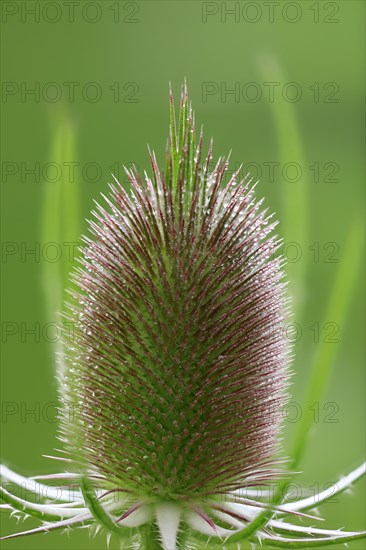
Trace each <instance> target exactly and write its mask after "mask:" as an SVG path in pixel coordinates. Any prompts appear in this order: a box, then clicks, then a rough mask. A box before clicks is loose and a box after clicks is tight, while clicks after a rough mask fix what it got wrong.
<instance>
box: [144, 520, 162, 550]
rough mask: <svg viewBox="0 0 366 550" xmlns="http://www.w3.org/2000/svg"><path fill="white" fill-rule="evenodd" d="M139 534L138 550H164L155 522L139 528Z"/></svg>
mask: <svg viewBox="0 0 366 550" xmlns="http://www.w3.org/2000/svg"><path fill="white" fill-rule="evenodd" d="M139 534H140V541H139V550H164V549H163V546H162V544H161V539H160V534H159V529H158V527H157V525H156V523H155V522H154V523H149V524H147V525H143V526H142V527H140V528H139Z"/></svg>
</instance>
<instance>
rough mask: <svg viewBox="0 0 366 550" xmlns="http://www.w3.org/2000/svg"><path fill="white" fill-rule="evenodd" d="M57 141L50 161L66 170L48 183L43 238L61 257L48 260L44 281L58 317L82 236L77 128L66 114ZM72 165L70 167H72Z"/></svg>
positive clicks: (56, 127) (56, 124)
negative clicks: (76, 244) (74, 167)
mask: <svg viewBox="0 0 366 550" xmlns="http://www.w3.org/2000/svg"><path fill="white" fill-rule="evenodd" d="M52 128H53V142H52V149H51V152H50V162H51V163H54V164H55V166H56V169H57V170H58V171H62V177H61V179H60V180H59V181H55V182H50V181H48V182H44V183H43V187H44V192H43V208H42V219H41V228H40V237H41V241H42V243H43V244H46V243H47V244H51V243H52V244H53V246H54V247H55V249H56V250H59V251H61V257H60V258H56V260H54V259H53V258H50V259H48V258H47V259H45V261H44V262H43V263H42V280H43V288H44V292H45V299H46V307H47V315H48V316H49V317H50V318H54V317H55V315H56V313H58V312H59V311H60V310H61V308H62V304H63V302H64V299H65V289H67V288H69V287H70V282H69V272H70V269H71V266H72V262H73V260H74V254H75V253H76V250H75V243H76V242H77V241H78V240H79V237H80V232H81V228H80V213H79V184H78V183H77V181H74V178H76V176H75V174H74V173H73V169H72V166H73V162H75V159H76V145H75V130H74V128H73V125H72V123H71V121H70V119H69V118H68V117H67V116H66V114H65V113H62V114H60V115H59V116H58V117H57V118H56V120H55V121H53V125H52ZM68 168H69V169H68Z"/></svg>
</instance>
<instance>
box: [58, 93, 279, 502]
mask: <svg viewBox="0 0 366 550" xmlns="http://www.w3.org/2000/svg"><path fill="white" fill-rule="evenodd" d="M195 140H196V136H195V128H194V117H193V114H192V110H191V107H190V105H189V103H188V97H187V92H186V90H185V89H184V90H183V93H182V98H181V105H180V117H179V123H178V125H176V122H175V115H174V108H173V100H172V97H171V127H170V140H169V144H168V149H167V161H166V168H165V171H164V172H161V171H160V170H159V168H158V166H157V162H156V158H155V155H154V154H150V160H151V166H152V173H153V177H152V179H150V178H149V177H147V176H146V179H145V181H143V180H142V178H141V177H140V176H139V174H138V173H137V171H134V170H132V171H128V176H129V179H130V182H131V192H130V194H128V193H127V191H125V190H124V189H123V187H122V186H121V185H120V184H119V183H118V182H116V185H115V186H113V187H112V197H111V200H109V199H107V203H108V210H106V209H104V208H102V207H101V206H98V209H97V212H96V213H95V216H96V221H93V222H91V223H90V226H91V231H92V237H91V239H87V240H86V246H85V248H84V259H83V260H82V266H81V268H80V269H79V271H78V273H77V274H76V276H75V283H76V285H77V287H78V288H79V289H80V290H79V291H78V292H77V293H74V298H76V300H75V301H76V305H74V306H73V308H72V312H71V315H70V319H71V321H72V322H73V323H74V324H75V327H76V334H75V345H74V346H73V347H71V348H70V347H69V350H68V353H67V357H66V362H67V369H66V374H65V376H64V379H63V381H62V384H63V386H64V389H66V397H64V398H65V399H66V404H67V405H68V406H69V405H70V404H72V405H73V406H74V408H75V411H76V415H75V418H74V422H73V423H71V424H70V423H66V424H65V425H64V434H63V437H64V438H65V439H66V442H67V444H68V447H69V450H70V452H71V454H72V456H73V457H74V458H76V459H77V461H78V462H82V463H83V464H84V465H85V466H86V467H87V468H88V469H90V470H92V471H95V472H98V473H100V474H102V475H104V476H106V478H108V480H113V482H114V484H118V486H120V487H121V488H124V489H126V490H127V491H133V493H134V494H139V495H144V496H151V497H154V496H155V497H158V498H160V499H173V500H174V499H179V498H181V497H185V498H186V497H190V498H191V497H195V496H197V495H200V496H202V495H215V494H219V493H222V492H226V491H228V490H230V489H235V488H238V487H248V486H252V485H257V484H258V483H260V482H262V481H263V480H265V479H268V478H269V477H270V476H271V475H273V472H275V473H277V472H276V469H275V468H273V463H272V461H273V457H274V455H275V453H276V451H277V446H278V432H279V427H280V421H281V409H282V405H283V403H284V398H285V389H286V379H287V372H286V361H287V348H286V344H285V340H284V338H283V333H282V326H283V321H284V314H285V298H284V285H283V283H282V282H280V280H281V277H282V274H281V259H279V258H274V257H273V254H274V252H275V250H276V247H277V245H278V243H277V241H276V239H275V238H274V237H271V236H270V233H271V231H272V229H273V227H274V224H270V223H269V217H268V216H267V214H266V212H264V211H262V210H261V202H257V201H256V200H255V198H254V187H253V186H251V185H250V182H249V183H246V182H245V181H240V182H237V174H234V175H233V176H232V178H231V180H230V182H229V183H228V184H227V185H223V178H224V175H225V172H226V169H227V167H228V162H227V160H225V159H219V161H218V162H217V164H216V165H215V166H214V168H213V169H212V171H210V165H211V155H212V148H211V147H210V149H209V152H208V155H207V157H206V159H205V160H203V161H202V160H201V151H202V132H201V136H200V139H199V141H198V144H197V145H195Z"/></svg>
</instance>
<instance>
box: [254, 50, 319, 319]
mask: <svg viewBox="0 0 366 550" xmlns="http://www.w3.org/2000/svg"><path fill="white" fill-rule="evenodd" d="M260 70H261V73H262V75H263V79H264V80H265V81H266V83H267V84H268V85H270V84H273V85H275V84H278V83H281V84H282V83H284V82H286V78H285V75H284V74H283V71H282V69H281V67H280V66H279V64H278V63H277V60H276V59H274V58H264V59H262V60H261V61H260ZM274 89H276V88H274ZM270 105H271V109H272V114H273V117H274V121H275V129H276V132H277V138H278V147H279V159H280V165H281V169H283V168H284V167H285V166H289V163H296V164H297V165H298V166H300V168H301V169H302V174H301V178H300V180H299V181H294V182H289V181H282V182H277V185H280V191H281V199H282V206H283V209H282V216H281V219H282V221H281V234H282V235H283V238H284V243H285V245H286V244H289V243H295V245H296V246H300V247H301V249H304V247H305V246H306V242H307V238H308V219H309V209H308V202H309V198H308V195H309V193H308V189H309V181H308V178H307V176H306V171H305V155H304V151H303V146H302V143H301V135H300V130H299V125H298V121H297V117H296V110H295V104H294V103H291V102H289V101H286V100H285V99H282V98H281V100H280V101H278V100H277V101H276V99H275V98H272V99H271V101H270ZM306 268H307V266H306V255H305V254H304V255H303V257H302V258H301V260H300V261H297V262H288V263H287V265H286V272H287V275H288V280H289V284H290V289H291V293H292V295H293V297H294V304H293V306H294V313H295V317H296V319H298V320H299V319H301V317H302V308H303V300H304V292H303V289H304V287H305V276H306Z"/></svg>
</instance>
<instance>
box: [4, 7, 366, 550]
mask: <svg viewBox="0 0 366 550" xmlns="http://www.w3.org/2000/svg"><path fill="white" fill-rule="evenodd" d="M71 4H72V5H70V3H69V4H67V3H64V2H62V1H59V2H42V1H41V2H31V1H29V2H26V3H24V2H2V31H3V32H2V80H3V84H2V100H1V101H2V103H1V108H2V117H3V130H2V138H3V139H2V183H1V192H2V198H3V201H2V241H3V245H2V252H3V254H2V265H1V271H2V285H3V286H2V372H1V376H2V384H1V400H2V418H1V458H2V461H3V462H5V464H7V465H8V466H9V467H12V468H13V469H15V470H16V471H18V472H20V473H23V474H25V475H35V474H36V473H45V472H49V473H51V472H52V471H57V470H59V469H60V465H59V464H57V463H56V462H54V461H51V460H49V459H46V458H42V454H52V451H53V449H54V447H55V446H56V447H58V446H59V445H61V443H60V444H59V445H57V442H56V434H57V424H56V423H55V422H53V421H52V419H53V417H54V412H55V411H54V408H53V409H52V403H55V402H56V400H57V392H56V382H55V376H54V374H55V359H54V355H55V349H56V347H57V346H56V345H55V343H52V341H51V340H57V338H58V332H57V331H55V330H54V328H53V327H52V325H48V323H54V322H55V321H57V317H56V314H55V313H54V312H53V311H52V308H54V305H55V304H54V302H52V300H49V297H50V294H49V293H47V292H46V291H47V289H48V286H47V284H46V283H47V282H46V281H45V276H46V277H51V278H52V277H53V275H52V273H53V274H54V275H56V274H57V270H59V269H61V266H62V265H63V266H65V265H66V267H68V263H67V262H68V257H67V256H68V246H67V245H65V244H64V243H65V242H74V241H76V240H77V238H78V234H79V230H78V229H77V224H75V223H71V221H70V222H69V220H71V212H72V211H73V209H74V206H75V205H74V206H73V204H74V203H73V201H74V200H75V199H74V198H73V197H76V196H77V195H78V196H79V199H78V200H79V203H80V214H79V218H78V219H79V222H80V231H84V230H85V228H86V222H85V221H84V219H85V218H86V217H90V214H89V212H90V210H91V209H92V208H93V199H97V200H98V199H99V194H100V193H101V192H104V193H106V192H107V190H108V185H107V184H108V182H111V180H112V178H111V172H114V173H115V174H116V175H118V174H119V175H120V178H121V179H122V180H123V181H126V178H125V176H124V175H123V171H122V164H129V163H132V162H134V163H136V164H137V166H138V167H139V168H140V169H141V170H142V171H143V170H144V169H148V156H147V149H146V143H149V145H150V146H152V147H153V148H154V149H155V151H156V154H157V156H158V159H160V161H161V160H162V159H163V155H164V148H165V141H166V137H167V132H168V83H169V81H171V82H172V86H173V91H174V92H175V95H176V100H177V99H178V93H179V87H180V84H181V83H182V81H183V79H184V77H186V78H187V81H188V86H189V91H190V95H191V99H192V102H193V106H194V108H195V111H196V119H197V122H198V124H199V125H200V124H201V123H203V124H204V129H205V138H206V144H207V143H208V140H209V138H210V137H211V136H213V138H214V152H215V153H216V156H219V155H221V154H226V153H227V152H228V151H229V150H230V149H231V150H232V154H231V158H232V164H233V167H235V165H239V164H240V163H243V164H244V169H243V175H244V174H245V173H246V171H249V170H250V171H251V173H252V175H253V177H254V178H255V179H257V178H260V183H259V185H258V194H259V195H260V196H264V197H265V198H266V205H267V206H268V207H269V208H270V210H271V211H275V212H276V215H277V217H278V219H279V220H280V222H281V223H280V226H279V228H278V232H279V234H280V235H281V236H283V237H284V239H285V242H286V243H287V244H288V243H292V244H290V245H288V246H287V248H286V249H285V252H287V254H288V256H289V258H290V259H291V260H295V261H292V262H290V264H289V268H288V273H289V277H290V289H291V292H292V294H293V295H294V304H295V316H294V318H293V320H292V322H296V323H297V325H295V327H296V328H297V331H298V332H297V337H296V339H297V340H298V341H297V343H296V346H295V359H294V363H293V370H294V376H293V378H292V387H291V394H292V395H291V401H292V402H293V403H296V404H297V405H294V406H293V407H292V408H290V409H288V415H287V419H286V421H285V434H284V435H285V437H284V446H285V452H286V453H287V454H289V453H291V450H292V448H293V445H294V434H295V430H296V428H297V426H298V422H296V421H295V420H297V419H298V418H299V416H300V414H302V415H306V414H307V415H314V414H315V413H314V410H316V412H317V413H319V414H316V416H317V418H316V420H317V422H316V423H315V424H314V427H313V429H312V432H311V436H310V440H309V442H308V445H307V449H306V452H305V454H304V457H303V459H302V461H301V465H300V469H301V471H302V472H304V473H301V474H299V475H298V476H297V478H296V482H297V483H298V484H299V485H301V486H304V487H306V488H307V489H309V490H310V491H314V490H317V487H319V489H320V490H321V489H322V488H323V487H324V486H325V485H326V484H327V483H330V482H335V481H336V480H337V479H338V478H339V476H341V475H342V474H346V473H348V471H350V470H351V469H353V468H355V467H356V466H357V465H358V464H359V463H360V462H361V461H362V460H363V456H364V450H365V439H364V427H365V426H364V424H365V421H364V418H365V415H364V412H365V411H364V345H363V341H364V328H365V327H364V316H363V309H364V290H363V284H362V281H363V272H362V266H363V262H362V260H361V259H360V258H358V256H359V255H361V254H362V247H361V248H360V247H357V246H356V251H355V253H352V257H353V260H352V262H350V263H349V266H348V263H347V265H345V263H344V259H345V256H346V250H345V249H346V242H347V236H348V235H349V232H350V231H351V230H352V229H351V228H352V227H353V228H354V229H353V231H354V232H355V235H357V234H358V233H359V232H360V231H361V228H362V225H363V215H364V211H363V199H364V188H363V170H364V158H365V157H364V147H365V143H364V103H363V101H364V68H363V61H364V49H363V23H364V11H365V6H364V3H363V2H361V1H351V0H347V1H340V2H339V1H338V2H308V1H302V2H269V3H268V2H227V3H221V2H206V3H205V2H203V3H201V2H195V1H186V2H179V1H174V2H168V1H166V2H164V1H162V2H157V1H142V2H141V1H139V2H120V1H111V2H110V1H108V0H106V1H102V2H75V3H71ZM233 9H234V13H229V11H230V10H233ZM31 10H36V12H35V14H32V13H31ZM269 82H272V83H273V82H275V84H272V85H270V84H268V83H269ZM65 83H69V84H65ZM70 83H74V84H70ZM289 83H292V84H289ZM31 88H33V89H35V90H36V93H35V94H30V93H27V92H26V91H27V90H29V89H31ZM71 89H73V90H74V97H73V96H72V95H70V90H71ZM233 89H235V90H236V94H228V93H227V92H228V91H230V90H233ZM271 90H273V96H272V95H270V93H269V92H270V91H271ZM225 92H226V93H225ZM70 132H71V134H70ZM60 133H61V136H62V135H63V136H65V135H68V137H67V138H65V139H66V141H67V143H68V149H67V147H66V148H64V149H62V147H61V149H60V147H58V145H57V139H58V138H57V136H58V135H60ZM70 135H71V137H70ZM61 141H62V138H61ZM71 142H73V143H72V145H70V143H71ZM56 157H58V158H56ZM37 163H38V164H37ZM47 163H56V164H54V165H48V164H47ZM70 163H75V164H73V165H71V164H70ZM272 163H273V164H272ZM288 163H292V164H288ZM72 166H73V167H74V176H75V177H74V178H70V173H71V168H72ZM271 166H272V167H273V173H272V172H271V171H270V167H271ZM299 167H300V168H299ZM32 168H33V169H35V170H36V172H35V173H33V174H32V173H30V172H29V171H28V170H30V169H32ZM246 168H247V169H246ZM71 180H74V181H71ZM126 185H127V183H126ZM65 189H66V192H65ZM61 191H62V192H61ZM45 201H46V202H45ZM45 204H47V205H48V206H47V209H48V211H47V212H46V214H48V222H45V221H44V220H45V212H44V210H45ZM58 218H60V220H61V222H60V227H59V229H57V230H55V232H53V231H54V229H52V223H51V222H52V220H54V221H56V222H57V223H58V221H57V220H58ZM50 219H51V222H50ZM45 223H46V225H45ZM47 228H49V229H47ZM48 230H49V232H50V233H49V235H48V234H47V231H48ZM73 235H74V237H73ZM353 240H354V239H353ZM356 241H357V238H356ZM50 242H56V246H54V245H50V244H49V243H50ZM36 243H38V244H36ZM293 243H296V244H293ZM35 247H36V248H35ZM37 247H39V248H38V249H37ZM52 247H53V248H52ZM31 249H36V251H37V252H36V254H33V255H32V254H27V253H26V250H31ZM55 254H56V259H57V255H58V256H60V257H59V260H58V261H55V262H53V261H52V260H53V259H54V258H55ZM355 256H356V258H355ZM342 259H343V263H342ZM47 260H48V261H47ZM63 260H64V263H62V262H63ZM358 260H360V261H358ZM65 262H66V263H65ZM342 266H343V269H344V277H346V276H349V277H350V279H351V280H352V292H351V293H350V299H349V300H348V298H347V300H346V301H347V302H348V304H347V307H345V308H344V310H343V311H341V309H340V310H339V311H341V313H340V318H327V313H326V311H327V307H328V303H329V299H330V294H331V290H332V285H333V283H334V280H335V278H336V274H337V272H338V270H339V269H340V268H342ZM348 267H349V270H350V271H352V273H348V272H347V269H348ZM52 270H53V271H52ZM355 270H356V274H355V275H353V272H354V271H355ZM342 277H343V275H342ZM340 298H341V297H340ZM336 311H337V308H336V309H335V312H336ZM335 316H337V314H336V313H335ZM326 323H330V324H328V325H326V326H325V327H324V325H325V324H326ZM32 328H33V329H36V335H34V334H31V333H28V332H27V331H28V330H30V329H32ZM290 329H291V327H290ZM338 329H339V331H338V332H337V334H333V330H338ZM289 334H290V336H291V337H292V338H295V336H296V335H295V336H293V335H292V332H291V330H290V331H289ZM334 338H335V339H336V340H338V341H336V342H329V340H332V339H334ZM324 340H326V341H325V342H324ZM321 349H322V350H323V353H324V350H326V351H325V353H329V350H330V353H331V354H332V353H334V358H332V367H333V368H332V374H331V377H330V383H329V385H328V388H327V391H326V394H325V396H323V397H322V399H321V401H320V402H319V405H316V406H315V409H314V408H313V409H312V410H310V411H309V410H307V407H304V406H302V405H301V403H302V399H303V398H304V395H305V391H306V384H307V382H308V380H309V376H310V372H311V367H312V365H313V364H314V358H315V357H316V355H317V354H318V353H319V351H320V350H321ZM49 404H51V405H49ZM31 409H35V410H36V411H37V412H36V413H35V414H33V415H32V414H30V413H29V410H31ZM317 409H319V410H317ZM27 411H28V413H27ZM61 466H62V465H61ZM314 484H315V485H314ZM322 514H323V515H324V517H325V518H326V522H324V523H323V525H322V527H323V526H324V525H326V526H328V527H330V528H337V527H341V526H345V527H346V528H347V529H349V530H352V529H360V528H362V527H363V525H364V514H365V508H364V482H359V483H358V484H357V486H356V487H355V488H354V489H353V491H352V495H351V496H350V495H341V496H340V497H339V498H338V499H337V502H330V503H328V504H326V505H325V506H323V508H322ZM33 525H35V524H33V522H32V521H31V520H27V522H26V523H25V524H23V525H22V527H24V528H25V527H29V528H30V527H31V526H33ZM1 528H2V529H1V530H2V532H3V533H4V534H5V533H8V532H12V531H14V530H15V529H16V528H17V527H16V523H15V520H13V519H8V517H7V514H5V513H2V514H1ZM18 529H20V527H18ZM114 547H116V548H117V545H116V543H115V542H113V541H112V548H114ZM350 547H351V548H355V549H361V548H363V542H356V543H353V544H351V545H350ZM2 548H4V549H8V548H9V549H10V548H14V549H16V548H18V549H20V548H21V549H25V548H54V549H55V550H56V549H64V548H65V549H66V548H70V549H82V548H100V549H102V548H105V541H104V538H103V537H97V538H96V539H95V540H92V541H90V540H89V537H88V534H87V532H86V531H78V532H75V533H73V534H71V536H70V537H69V538H68V537H67V536H61V535H60V534H58V533H53V534H49V535H47V536H46V537H45V536H34V537H32V538H28V539H17V540H14V541H6V542H4V543H3V544H2ZM248 548H249V545H248ZM335 548H337V546H335Z"/></svg>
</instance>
